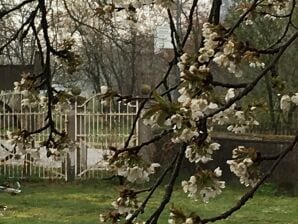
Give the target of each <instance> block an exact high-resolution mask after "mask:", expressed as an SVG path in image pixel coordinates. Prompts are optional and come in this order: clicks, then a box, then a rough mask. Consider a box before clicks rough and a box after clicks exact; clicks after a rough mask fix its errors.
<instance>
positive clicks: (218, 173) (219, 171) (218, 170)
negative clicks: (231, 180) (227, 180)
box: [214, 167, 222, 177]
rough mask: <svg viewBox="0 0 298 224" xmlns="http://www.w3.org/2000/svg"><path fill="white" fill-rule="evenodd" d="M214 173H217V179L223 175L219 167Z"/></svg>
mask: <svg viewBox="0 0 298 224" xmlns="http://www.w3.org/2000/svg"><path fill="white" fill-rule="evenodd" d="M214 173H215V175H216V176H217V177H220V176H221V175H222V170H221V169H220V168H219V167H217V168H216V169H215V170H214Z"/></svg>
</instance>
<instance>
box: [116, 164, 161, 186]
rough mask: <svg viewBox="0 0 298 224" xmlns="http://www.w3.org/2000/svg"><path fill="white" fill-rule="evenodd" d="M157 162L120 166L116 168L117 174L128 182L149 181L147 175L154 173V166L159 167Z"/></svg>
mask: <svg viewBox="0 0 298 224" xmlns="http://www.w3.org/2000/svg"><path fill="white" fill-rule="evenodd" d="M159 166H160V165H159V164H158V163H152V164H151V165H150V166H148V167H140V166H137V165H135V166H132V167H129V166H122V167H120V168H118V169H117V174H118V175H119V176H123V177H125V178H126V179H127V180H128V181H129V182H132V183H135V182H136V183H143V182H148V181H149V175H151V174H154V173H155V168H157V167H159Z"/></svg>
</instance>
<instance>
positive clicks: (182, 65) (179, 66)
mask: <svg viewBox="0 0 298 224" xmlns="http://www.w3.org/2000/svg"><path fill="white" fill-rule="evenodd" d="M177 66H178V68H179V69H180V71H183V70H184V69H185V64H183V63H182V62H178V63H177Z"/></svg>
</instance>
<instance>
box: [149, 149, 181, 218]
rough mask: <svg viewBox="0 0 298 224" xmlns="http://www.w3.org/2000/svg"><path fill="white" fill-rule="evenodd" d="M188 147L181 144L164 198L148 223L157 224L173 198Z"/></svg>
mask: <svg viewBox="0 0 298 224" xmlns="http://www.w3.org/2000/svg"><path fill="white" fill-rule="evenodd" d="M186 147H187V145H186V144H183V145H182V146H181V148H180V151H179V155H178V158H177V161H176V164H175V167H174V170H173V172H172V174H171V177H170V180H169V183H168V184H167V186H166V189H165V194H164V197H163V200H162V201H161V203H160V205H159V207H158V208H157V209H156V210H155V212H154V213H153V214H152V215H151V216H150V218H149V219H148V220H147V221H146V224H156V223H157V221H158V219H159V216H160V214H161V213H162V211H163V210H164V208H165V206H166V205H167V204H168V203H169V201H170V199H171V196H172V193H173V189H174V184H175V181H176V179H177V177H178V174H179V171H180V167H181V163H182V160H183V158H184V153H185V150H186Z"/></svg>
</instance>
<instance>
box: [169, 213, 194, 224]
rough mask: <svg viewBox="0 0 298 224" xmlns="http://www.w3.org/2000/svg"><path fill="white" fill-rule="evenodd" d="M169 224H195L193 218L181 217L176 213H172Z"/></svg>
mask: <svg viewBox="0 0 298 224" xmlns="http://www.w3.org/2000/svg"><path fill="white" fill-rule="evenodd" d="M168 223H169V224H193V223H194V220H193V218H191V217H180V216H177V215H176V214H175V213H173V212H171V213H170V216H169V219H168Z"/></svg>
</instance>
